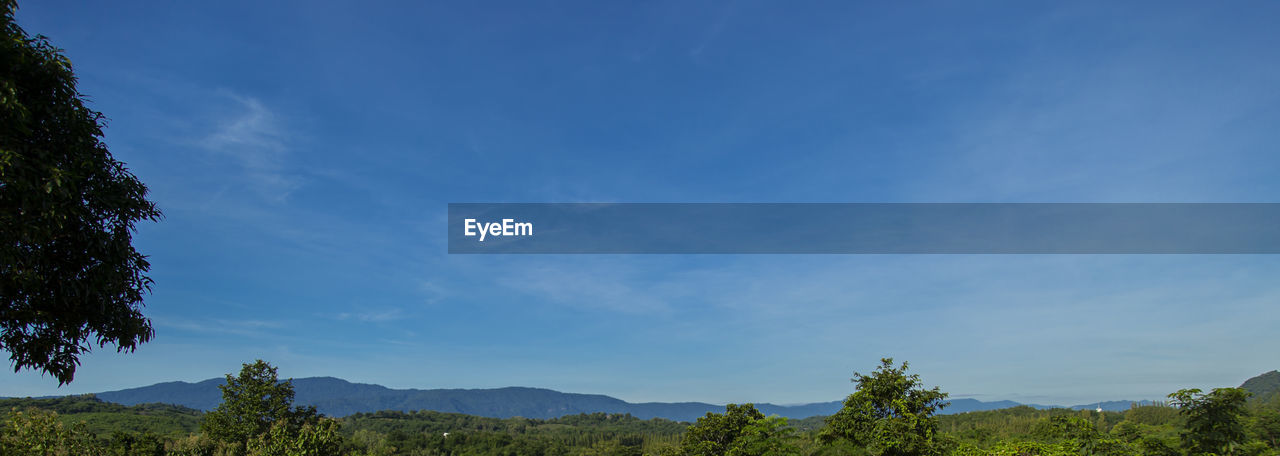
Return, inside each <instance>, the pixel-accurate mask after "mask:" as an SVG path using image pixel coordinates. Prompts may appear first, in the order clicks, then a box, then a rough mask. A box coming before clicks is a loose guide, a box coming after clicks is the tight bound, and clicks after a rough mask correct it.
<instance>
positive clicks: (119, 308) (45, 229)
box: [0, 0, 160, 384]
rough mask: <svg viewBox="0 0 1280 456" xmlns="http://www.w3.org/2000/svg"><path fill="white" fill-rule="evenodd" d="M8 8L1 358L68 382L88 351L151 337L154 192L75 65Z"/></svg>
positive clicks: (9, 1)
mask: <svg viewBox="0 0 1280 456" xmlns="http://www.w3.org/2000/svg"><path fill="white" fill-rule="evenodd" d="M16 9H17V4H16V2H15V1H13V0H0V10H2V11H0V13H2V14H3V16H2V17H0V22H2V23H0V29H3V30H2V31H0V33H3V34H4V37H3V42H0V62H3V64H0V349H2V350H5V351H8V352H9V359H10V361H11V362H12V363H13V368H14V370H15V371H18V370H22V369H37V370H40V371H43V372H45V373H48V374H50V375H52V376H53V377H54V378H56V379H58V383H59V384H65V383H69V382H71V380H72V379H73V378H74V377H75V370H76V366H77V365H78V364H79V362H80V361H79V359H80V358H79V357H80V355H81V354H82V353H84V352H86V351H88V350H90V349H91V347H92V344H91V343H90V340H91V339H92V341H93V343H96V344H97V345H98V347H105V346H106V345H108V344H110V345H114V346H115V347H116V349H117V351H133V350H134V349H135V348H136V347H137V346H138V344H140V343H144V342H147V341H149V340H151V337H152V335H153V334H154V332H153V330H152V329H151V323H150V321H148V320H147V319H146V318H145V317H143V315H142V312H141V310H140V309H141V307H142V296H143V294H144V293H146V292H147V291H149V290H150V285H151V279H149V278H148V277H147V276H146V275H145V273H146V272H147V270H148V268H149V267H150V266H149V264H148V263H147V261H146V257H145V256H143V255H142V254H140V253H138V252H137V251H136V250H134V248H133V244H132V242H133V230H134V224H135V223H136V222H138V221H140V220H152V221H154V220H157V219H158V218H159V217H160V211H159V210H157V209H156V207H155V204H154V203H152V202H150V201H148V200H147V199H146V194H147V188H146V186H144V185H143V184H142V182H140V181H139V180H138V179H137V178H136V177H134V176H133V175H132V174H130V173H129V171H128V170H126V169H125V167H124V164H123V163H121V162H119V161H116V160H115V159H114V158H113V157H112V156H111V153H110V152H108V151H107V147H106V145H105V144H103V142H102V127H103V116H102V114H101V113H98V112H96V111H94V110H92V109H89V108H88V107H87V106H85V104H84V101H83V95H82V94H81V93H80V92H79V91H77V89H76V77H75V74H74V73H73V72H72V70H71V61H70V60H68V59H67V58H66V56H64V55H62V53H61V51H60V50H59V49H58V48H56V47H54V46H53V45H52V44H50V43H49V42H48V40H46V39H45V38H44V37H39V36H37V37H35V38H32V37H29V36H27V34H26V32H24V31H23V30H22V29H21V28H20V27H18V25H17V24H16V23H15V22H14V12H15V10H16Z"/></svg>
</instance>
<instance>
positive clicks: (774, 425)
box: [678, 404, 800, 456]
mask: <svg viewBox="0 0 1280 456" xmlns="http://www.w3.org/2000/svg"><path fill="white" fill-rule="evenodd" d="M793 433H794V430H793V429H791V428H789V427H787V419H786V418H782V417H778V416H770V417H766V416H764V414H763V413H760V411H759V410H756V407H755V405H753V404H742V405H737V404H729V405H727V406H725V411H724V414H723V415H722V414H719V413H710V412H708V413H707V415H706V416H703V417H701V418H698V422H697V423H694V425H693V426H689V429H688V430H686V431H685V434H684V437H683V439H681V442H680V448H679V450H678V454H680V455H681V456H765V455H768V456H785V455H798V454H800V452H799V449H798V448H797V447H796V446H795V445H794V442H793V440H794V434H793Z"/></svg>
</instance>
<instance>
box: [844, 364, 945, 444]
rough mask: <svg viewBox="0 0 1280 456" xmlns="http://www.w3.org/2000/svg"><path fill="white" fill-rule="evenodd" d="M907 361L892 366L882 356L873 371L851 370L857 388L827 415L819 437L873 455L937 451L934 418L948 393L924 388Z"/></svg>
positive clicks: (938, 442) (936, 430) (939, 442)
mask: <svg viewBox="0 0 1280 456" xmlns="http://www.w3.org/2000/svg"><path fill="white" fill-rule="evenodd" d="M906 372H907V363H906V362H903V363H902V365H901V366H900V367H894V364H893V359H892V358H884V359H881V360H880V367H879V368H878V369H876V371H875V372H872V373H871V375H862V374H859V373H856V372H855V373H854V374H853V379H852V380H853V382H855V383H857V384H858V387H857V391H856V392H854V393H853V394H851V395H849V397H848V398H846V399H845V401H844V406H843V407H842V408H841V409H840V411H838V412H836V414H835V415H832V416H830V417H828V418H827V428H826V429H825V430H824V431H823V433H822V438H823V439H824V440H827V441H832V440H836V439H846V440H849V441H851V442H853V443H854V444H855V445H858V446H864V447H866V448H867V451H868V452H869V453H870V454H873V455H889V456H896V455H903V456H907V455H933V454H941V452H942V450H943V445H942V443H941V441H940V440H939V439H938V424H937V419H936V418H935V417H934V416H933V415H934V413H935V412H937V411H938V410H939V409H941V408H943V407H946V406H947V405H948V403H947V402H945V401H946V398H947V393H944V392H942V391H941V390H939V389H938V388H937V387H934V388H933V389H925V388H924V387H923V386H921V382H920V376H919V375H915V374H912V375H907V373H906Z"/></svg>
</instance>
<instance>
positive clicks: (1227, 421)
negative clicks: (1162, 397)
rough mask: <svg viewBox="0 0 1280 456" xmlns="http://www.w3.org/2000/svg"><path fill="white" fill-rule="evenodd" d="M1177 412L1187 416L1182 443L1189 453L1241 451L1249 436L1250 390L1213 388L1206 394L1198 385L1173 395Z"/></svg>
mask: <svg viewBox="0 0 1280 456" xmlns="http://www.w3.org/2000/svg"><path fill="white" fill-rule="evenodd" d="M1169 398H1171V399H1173V404H1174V405H1176V406H1178V409H1179V410H1178V412H1179V413H1181V414H1182V415H1183V416H1185V417H1186V418H1187V424H1186V429H1185V430H1184V431H1183V433H1182V446H1183V449H1185V450H1187V452H1188V453H1190V454H1207V453H1212V454H1219V455H1225V454H1238V453H1239V451H1238V450H1239V449H1240V447H1241V446H1242V445H1244V443H1245V440H1246V439H1247V437H1246V436H1245V432H1244V421H1243V418H1244V415H1245V403H1246V402H1248V400H1249V392H1248V391H1245V390H1243V389H1240V388H1214V389H1213V391H1210V392H1209V393H1207V394H1205V393H1203V392H1201V391H1200V389H1198V388H1191V389H1184V390H1178V391H1177V392H1175V393H1173V394H1170V395H1169Z"/></svg>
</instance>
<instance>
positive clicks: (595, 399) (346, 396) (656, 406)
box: [96, 377, 1133, 421]
mask: <svg viewBox="0 0 1280 456" xmlns="http://www.w3.org/2000/svg"><path fill="white" fill-rule="evenodd" d="M223 382H224V380H223V379H219V378H215V379H209V380H205V381H201V382H196V383H188V382H166V383H157V384H155V385H151V386H144V387H140V388H130V389H124V390H119V391H107V392H102V393H97V394H96V396H97V397H98V398H99V399H102V400H104V401H108V402H115V403H119V404H123V405H135V404H143V403H166V404H175V405H181V406H185V407H191V408H194V409H198V410H205V411H207V410H212V409H213V408H214V407H217V406H218V404H219V403H221V402H222V393H221V391H220V390H219V389H218V386H219V385H221V384H223ZM293 388H294V392H295V396H294V403H295V404H297V405H313V406H315V407H316V409H318V410H319V411H320V412H321V413H324V414H326V415H329V416H337V417H341V416H347V415H351V414H354V413H360V412H366V413H368V412H376V411H381V410H400V411H413V410H434V411H439V412H450V413H464V414H468V415H478V416H486V417H495V418H509V417H514V416H521V417H525V418H543V419H545V418H555V417H560V416H564V415H574V414H579V413H595V412H606V413H630V414H631V415H633V416H636V417H639V418H642V419H649V418H666V419H670V420H677V421H693V420H696V419H697V418H698V417H700V416H703V415H705V414H706V413H707V412H717V413H721V412H724V406H723V405H715V404H708V403H703V402H675V403H671V402H642V403H631V402H626V401H623V400H621V399H617V398H613V397H609V396H605V395H600V394H577V393H562V392H559V391H553V390H549V389H542V388H525V387H507V388H493V389H427V390H422V389H392V388H387V387H385V386H380V385H372V384H365V383H351V382H348V381H346V380H342V379H339V378H333V377H308V378H299V379H293ZM842 402H843V401H831V402H817V403H812V404H801V405H776V404H768V403H762V404H756V408H757V409H759V410H760V411H761V412H763V413H764V414H766V415H772V414H777V415H780V416H785V417H788V418H807V417H810V416H815V415H831V414H833V413H835V412H836V411H837V410H839V409H840V406H841V404H842ZM1132 403H1133V401H1108V402H1101V403H1092V404H1082V405H1076V406H1072V407H1069V408H1074V409H1092V408H1095V407H1098V406H1101V407H1102V408H1103V409H1105V410H1111V411H1120V410H1125V409H1128V408H1129V407H1130V405H1131V404H1132ZM1018 405H1031V406H1032V407H1036V408H1052V407H1057V406H1046V405H1038V404H1020V403H1018V402H1014V401H993V402H984V401H980V400H976V399H952V400H951V405H950V406H948V407H946V408H945V409H943V411H942V412H941V413H964V412H973V411H980V410H995V409H1002V408H1009V407H1015V406H1018Z"/></svg>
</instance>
